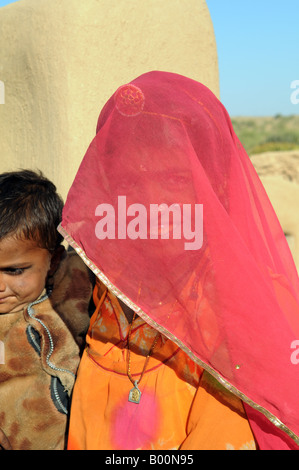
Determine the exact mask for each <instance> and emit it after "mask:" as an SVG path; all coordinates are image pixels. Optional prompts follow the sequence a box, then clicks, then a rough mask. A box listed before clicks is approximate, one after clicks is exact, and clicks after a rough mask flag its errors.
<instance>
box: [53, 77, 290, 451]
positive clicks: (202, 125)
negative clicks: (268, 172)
mask: <svg viewBox="0 0 299 470" xmlns="http://www.w3.org/2000/svg"><path fill="white" fill-rule="evenodd" d="M59 231H60V232H61V233H62V234H63V236H64V237H65V239H66V240H67V241H68V242H69V243H70V244H71V245H72V246H73V247H74V248H75V250H76V251H77V252H78V253H79V255H80V256H82V258H83V259H84V261H85V262H86V264H87V265H88V266H89V267H90V268H91V269H92V270H93V272H94V273H95V274H96V275H97V277H98V278H99V279H100V280H101V281H102V282H103V283H104V284H105V285H106V286H107V287H108V288H109V289H110V290H111V291H112V292H114V293H115V294H116V295H117V296H118V297H119V298H120V299H121V300H123V301H124V302H125V303H126V304H127V305H128V306H130V307H131V308H132V309H133V310H135V311H136V312H137V314H138V315H140V316H141V317H142V318H143V319H144V320H145V321H146V322H147V323H149V324H150V325H151V326H153V327H154V328H156V329H157V330H159V331H160V332H161V333H162V334H164V335H165V336H166V337H168V338H170V339H171V340H172V341H174V342H175V343H176V344H178V345H179V346H180V347H181V348H182V349H183V350H184V351H185V352H186V353H187V354H188V355H189V356H190V357H191V358H192V359H193V360H194V361H195V362H196V363H198V364H199V365H200V366H202V367H203V368H204V369H206V370H207V371H208V372H209V373H210V374H212V375H213V376H214V377H215V378H216V379H217V380H218V381H219V382H220V383H221V384H222V385H224V386H225V387H226V388H227V389H228V390H230V391H232V392H233V393H234V394H236V395H237V396H238V397H240V398H241V399H242V400H243V401H244V403H245V406H246V410H247V413H248V417H249V419H250V422H251V425H252V429H253V431H254V432H255V433H256V436H257V437H258V443H259V445H260V447H261V448H263V447H264V448H292V447H293V448H297V446H296V444H298V443H299V437H298V436H299V403H298V399H297V390H298V388H299V373H298V372H299V369H298V367H299V365H298V366H296V364H294V363H293V362H294V361H292V360H291V357H292V352H293V350H292V344H293V342H294V341H295V340H297V339H299V301H298V300H299V299H298V293H299V284H298V275H297V271H296V268H295V265H294V262H293V259H292V256H291V254H290V250H289V247H288V244H287V242H286V240H285V236H284V233H283V231H282V229H281V226H280V224H279V222H278V220H277V217H276V215H275V213H274V210H273V208H272V206H271V204H270V202H269V199H268V197H267V195H266V192H265V190H264V188H263V186H262V184H261V182H260V180H259V178H258V176H257V174H256V172H255V170H254V168H253V166H252V164H251V162H250V159H249V157H248V156H247V154H246V152H245V150H244V148H243V147H242V145H241V143H240V142H239V140H238V138H237V136H236V134H235V132H234V130H233V128H232V125H231V121H230V118H229V116H228V114H227V112H226V110H225V108H224V107H223V105H222V104H221V103H220V102H219V100H218V99H217V98H216V97H215V96H214V95H213V93H212V92H211V91H210V90H208V89H207V88H206V87H205V86H204V85H202V84H200V83H198V82H196V81H194V80H191V79H188V78H185V77H183V76H181V75H177V74H173V73H166V72H150V73H146V74H144V75H142V76H140V77H139V78H137V79H136V80H133V81H132V82H131V83H130V84H128V85H124V86H122V87H120V88H119V89H118V90H117V91H116V92H115V93H114V95H113V96H112V97H111V98H110V100H109V101H108V102H107V103H106V105H105V106H104V108H103V110H102V112H101V114H100V117H99V120H98V126H97V131H96V136H95V138H94V139H93V141H92V143H91V145H90V146H89V148H88V150H87V153H86V155H85V157H84V159H83V161H82V163H81V165H80V168H79V171H78V173H77V175H76V178H75V180H74V183H73V185H72V187H71V189H70V191H69V194H68V197H67V201H66V204H65V208H64V211H63V220H62V223H61V225H60V227H59ZM247 405H248V406H247Z"/></svg>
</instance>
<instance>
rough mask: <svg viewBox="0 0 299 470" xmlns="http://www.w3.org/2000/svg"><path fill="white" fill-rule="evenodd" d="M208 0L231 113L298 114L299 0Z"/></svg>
mask: <svg viewBox="0 0 299 470" xmlns="http://www.w3.org/2000/svg"><path fill="white" fill-rule="evenodd" d="M206 1H207V4H208V7H209V10H210V13H211V17H212V21H213V25H214V30H215V35H216V41H217V49H218V60H219V73H220V93H221V101H222V102H223V104H224V105H225V106H226V108H227V110H228V112H229V113H230V115H231V116H272V115H275V114H284V115H288V114H299V103H298V104H293V103H292V102H291V95H292V93H294V90H293V89H291V83H292V82H294V81H296V80H297V81H299V0H206ZM8 3H14V2H11V1H5V0H0V7H1V6H4V5H7V4H8ZM298 83H299V82H298ZM298 88H299V87H298ZM297 98H299V93H298V94H297ZM297 101H299V99H298V100H297Z"/></svg>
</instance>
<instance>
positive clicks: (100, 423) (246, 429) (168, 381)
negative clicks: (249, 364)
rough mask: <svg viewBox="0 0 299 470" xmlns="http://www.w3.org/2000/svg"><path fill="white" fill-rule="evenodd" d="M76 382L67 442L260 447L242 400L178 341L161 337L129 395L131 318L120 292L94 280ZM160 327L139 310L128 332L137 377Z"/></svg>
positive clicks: (79, 445)
mask: <svg viewBox="0 0 299 470" xmlns="http://www.w3.org/2000/svg"><path fill="white" fill-rule="evenodd" d="M94 299H95V303H96V305H97V308H96V311H95V313H94V315H93V317H92V319H91V323H90V328H89V332H88V335H87V347H86V350H85V352H84V355H83V358H82V361H81V364H80V367H79V372H78V378H77V381H76V384H75V388H74V394H73V400H72V408H71V418H70V430H69V440H68V449H69V450H75V449H78V450H102V449H105V450H133V449H142V450H162V449H164V450H166V449H167V450H170V449H184V450H187V449H213V450H214V449H255V442H254V437H253V434H252V432H251V429H250V426H249V424H248V421H247V418H246V416H245V412H244V408H243V405H242V402H241V401H240V400H239V399H237V398H235V397H234V396H232V395H231V394H230V393H229V392H227V391H225V390H224V389H222V387H220V386H219V384H218V385H217V384H216V383H215V381H214V380H213V379H212V377H211V376H210V375H209V374H207V373H206V372H203V370H202V369H201V368H200V367H199V366H197V365H196V364H195V363H194V362H193V361H192V360H191V359H190V358H189V357H188V356H187V355H186V354H185V353H184V352H183V351H182V350H180V348H178V346H177V345H175V344H174V343H173V342H172V341H170V340H169V339H167V338H165V337H160V338H159V340H158V342H157V345H156V347H155V349H154V352H153V355H152V356H151V357H150V359H149V362H148V364H147V368H146V371H145V373H144V375H143V377H142V380H141V382H140V384H138V386H139V388H140V390H141V392H142V396H141V401H140V403H139V404H135V403H131V402H129V401H128V395H129V391H130V390H131V389H132V388H133V384H132V383H131V381H130V380H129V378H128V375H127V367H128V362H127V354H128V350H127V339H128V332H129V323H128V321H127V318H126V316H125V315H124V313H123V311H122V308H121V306H120V303H119V302H118V300H117V298H116V297H115V296H114V295H113V294H111V293H110V292H109V291H107V290H106V289H105V288H102V287H101V286H96V287H95V291H94ZM155 337H156V331H155V330H154V329H153V328H152V327H150V326H149V325H148V324H147V323H145V322H144V321H143V320H142V319H141V318H137V319H136V320H135V321H134V323H133V327H132V332H131V337H130V349H131V373H132V376H133V378H134V379H136V380H138V379H139V377H140V374H141V372H142V369H143V366H144V362H145V356H146V355H147V353H148V351H149V350H150V348H151V346H152V344H153V341H154V339H155Z"/></svg>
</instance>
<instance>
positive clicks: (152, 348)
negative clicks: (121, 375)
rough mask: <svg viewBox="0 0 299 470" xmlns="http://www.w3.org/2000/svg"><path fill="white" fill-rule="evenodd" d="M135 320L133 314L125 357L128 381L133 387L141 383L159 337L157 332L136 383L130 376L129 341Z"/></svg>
mask: <svg viewBox="0 0 299 470" xmlns="http://www.w3.org/2000/svg"><path fill="white" fill-rule="evenodd" d="M135 318H136V312H134V316H133V319H132V322H131V324H130V329H129V333H128V356H127V357H128V369H127V375H128V377H129V379H130V380H131V382H132V384H133V385H134V386H136V385H138V384H139V383H140V382H141V379H142V377H143V374H144V372H145V370H146V366H147V364H148V361H149V359H150V356H151V355H152V354H153V351H154V349H155V347H156V344H157V342H158V339H159V336H160V333H159V332H158V333H157V335H156V337H155V339H154V342H153V344H152V347H151V349H150V350H149V352H148V355H147V356H146V359H145V362H144V366H143V369H142V372H141V375H140V377H139V380H138V381H137V380H134V379H133V377H132V375H131V351H130V339H131V332H132V325H133V323H134V320H135Z"/></svg>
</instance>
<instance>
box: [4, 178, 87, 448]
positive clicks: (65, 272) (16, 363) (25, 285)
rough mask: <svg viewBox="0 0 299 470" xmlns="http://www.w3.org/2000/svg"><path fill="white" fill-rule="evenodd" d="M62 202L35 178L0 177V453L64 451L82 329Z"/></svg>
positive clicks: (81, 284) (76, 270) (81, 270)
mask: <svg viewBox="0 0 299 470" xmlns="http://www.w3.org/2000/svg"><path fill="white" fill-rule="evenodd" d="M62 207H63V202H62V200H61V198H60V196H59V195H58V194H57V193H56V188H55V186H54V184H52V183H51V182H50V181H49V180H47V179H46V178H45V177H44V176H43V175H42V174H37V173H35V172H33V171H29V170H24V171H17V172H11V173H4V174H2V175H0V341H1V344H2V348H3V349H4V351H3V356H4V360H3V361H2V362H3V363H2V364H0V446H2V448H4V449H13V450H58V449H64V448H65V438H66V436H65V435H66V426H67V419H68V412H69V398H70V395H71V392H72V388H73V384H74V379H75V374H76V370H77V366H78V363H79V357H80V356H79V354H80V348H81V347H82V345H83V338H84V334H85V333H86V328H87V326H88V323H89V315H88V305H89V300H90V296H91V291H92V285H91V281H90V277H89V274H88V272H87V268H86V267H85V265H84V264H83V263H82V261H81V260H80V258H79V257H78V256H77V255H76V254H74V253H73V254H68V255H66V254H65V250H64V247H63V246H62V245H61V241H62V237H61V236H60V235H59V233H58V232H57V226H58V224H59V222H60V220H61V212H62Z"/></svg>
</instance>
